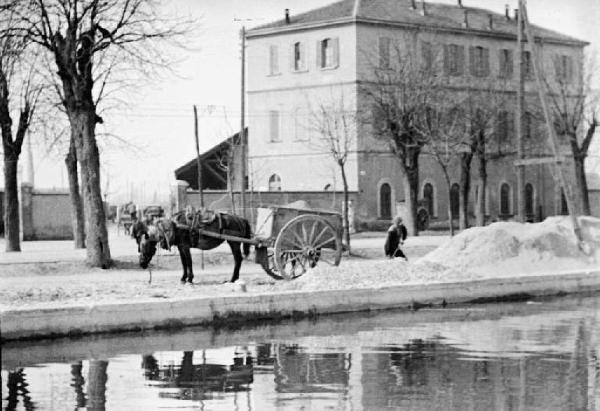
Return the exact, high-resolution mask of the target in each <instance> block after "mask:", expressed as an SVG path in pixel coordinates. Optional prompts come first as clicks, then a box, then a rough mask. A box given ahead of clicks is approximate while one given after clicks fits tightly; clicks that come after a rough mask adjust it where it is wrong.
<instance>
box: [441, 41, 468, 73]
mask: <svg viewBox="0 0 600 411" xmlns="http://www.w3.org/2000/svg"><path fill="white" fill-rule="evenodd" d="M464 66H465V47H464V46H459V45H457V44H448V45H446V46H444V70H445V72H446V74H448V75H450V76H462V75H463V72H464Z"/></svg>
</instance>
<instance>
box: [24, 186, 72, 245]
mask: <svg viewBox="0 0 600 411" xmlns="http://www.w3.org/2000/svg"><path fill="white" fill-rule="evenodd" d="M21 219H22V223H23V225H22V227H23V241H35V240H72V239H73V229H72V220H71V201H70V199H69V193H68V192H65V191H58V190H34V189H33V187H31V186H30V185H27V184H23V185H22V186H21Z"/></svg>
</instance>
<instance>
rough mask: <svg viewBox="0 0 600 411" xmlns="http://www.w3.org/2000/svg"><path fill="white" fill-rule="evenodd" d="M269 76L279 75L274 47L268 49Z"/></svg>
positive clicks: (276, 53) (277, 59)
mask: <svg viewBox="0 0 600 411" xmlns="http://www.w3.org/2000/svg"><path fill="white" fill-rule="evenodd" d="M269 74H271V75H274V74H279V52H278V49H277V46H275V45H271V46H270V47H269Z"/></svg>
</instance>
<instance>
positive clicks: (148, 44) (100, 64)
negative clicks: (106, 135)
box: [21, 0, 188, 268]
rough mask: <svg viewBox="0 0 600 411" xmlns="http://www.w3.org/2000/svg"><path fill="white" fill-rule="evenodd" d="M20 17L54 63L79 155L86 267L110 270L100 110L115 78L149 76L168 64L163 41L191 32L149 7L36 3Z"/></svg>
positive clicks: (118, 0) (134, 1)
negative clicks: (98, 128)
mask: <svg viewBox="0 0 600 411" xmlns="http://www.w3.org/2000/svg"><path fill="white" fill-rule="evenodd" d="M21 18H22V20H23V22H24V23H26V24H27V26H28V27H27V33H26V35H27V37H28V38H29V39H30V40H31V41H33V42H34V43H37V44H38V45H39V46H41V47H42V48H43V49H45V50H47V51H48V52H49V53H50V55H51V56H52V58H53V60H54V64H55V66H56V69H57V74H58V77H59V84H60V90H59V91H60V94H61V99H62V104H63V106H64V109H65V111H66V114H67V117H68V121H69V124H70V129H71V138H72V140H73V145H74V148H75V150H74V151H71V150H69V153H74V154H75V155H76V156H77V161H78V164H79V166H80V172H81V177H82V188H83V197H84V206H85V217H86V224H85V228H86V234H87V235H86V242H87V262H88V264H90V265H92V266H95V267H103V268H107V267H109V266H110V264H111V256H110V248H109V244H108V234H107V230H106V219H105V213H104V207H103V201H102V200H103V199H102V194H101V186H100V155H99V150H98V143H97V140H96V125H97V124H98V123H102V122H103V121H104V120H103V118H102V117H101V116H100V115H99V110H98V104H99V102H100V98H101V97H102V96H105V95H106V93H107V92H108V89H109V88H110V86H111V84H113V83H112V81H113V80H112V79H113V76H112V74H114V73H115V72H119V73H127V72H130V71H132V70H135V71H136V72H137V73H147V72H148V71H149V70H150V71H151V70H153V68H156V67H157V66H161V65H164V64H166V62H167V61H168V59H167V57H166V56H165V54H164V53H163V51H164V50H163V49H162V48H161V47H160V44H161V42H163V41H165V40H169V39H175V38H177V36H179V35H181V34H183V33H185V32H186V30H187V29H188V25H186V24H182V22H181V21H174V20H170V19H166V18H164V17H162V16H161V15H160V14H159V13H158V10H157V7H156V2H154V1H150V0H32V1H29V2H26V10H25V11H24V12H23V13H22V15H21ZM125 67H127V69H126V68H125ZM126 80H127V78H126V77H125V78H124V80H123V81H126ZM69 160H71V161H72V156H71V157H68V159H67V161H69Z"/></svg>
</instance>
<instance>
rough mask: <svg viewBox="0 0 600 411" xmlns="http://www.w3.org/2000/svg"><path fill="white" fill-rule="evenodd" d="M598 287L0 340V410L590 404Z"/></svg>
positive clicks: (595, 390)
mask: <svg viewBox="0 0 600 411" xmlns="http://www.w3.org/2000/svg"><path fill="white" fill-rule="evenodd" d="M599 318H600V297H588V298H560V299H554V300H545V301H537V302H523V303H513V304H498V305H476V306H470V307H452V308H446V309H440V310H421V311H418V312H406V311H403V312H394V311H387V312H381V313H371V314H353V315H336V316H329V317H322V318H320V319H319V320H317V321H301V322H292V321H290V322H286V323H279V324H276V325H259V326H254V327H248V328H244V329H241V330H236V331H231V330H214V329H206V328H194V329H186V330H185V331H183V332H178V333H167V332H149V333H144V334H137V333H136V334H126V335H119V336H109V337H106V336H105V337H94V338H81V339H77V340H69V339H61V340H53V341H38V342H30V343H25V342H21V343H10V344H5V345H3V347H2V408H3V409H5V410H33V409H44V410H46V409H53V410H63V409H79V408H84V409H88V410H105V409H106V410H113V409H116V410H120V409H123V410H152V409H165V408H168V409H200V410H270V409H304V410H326V409H332V410H363V409H364V410H384V409H411V410H596V409H600V360H599V356H600V330H599V328H600V324H599V321H598V320H599Z"/></svg>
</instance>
